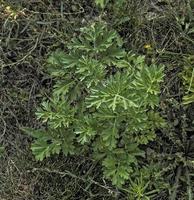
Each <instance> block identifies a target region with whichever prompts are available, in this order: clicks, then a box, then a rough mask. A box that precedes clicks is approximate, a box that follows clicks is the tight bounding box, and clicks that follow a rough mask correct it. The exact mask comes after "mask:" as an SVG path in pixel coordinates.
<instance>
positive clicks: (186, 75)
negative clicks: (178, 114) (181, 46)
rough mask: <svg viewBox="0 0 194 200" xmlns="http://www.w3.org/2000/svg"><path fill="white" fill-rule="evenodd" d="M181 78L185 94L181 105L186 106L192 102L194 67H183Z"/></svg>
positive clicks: (193, 96)
mask: <svg viewBox="0 0 194 200" xmlns="http://www.w3.org/2000/svg"><path fill="white" fill-rule="evenodd" d="M182 77H183V83H184V85H185V90H186V92H185V93H186V94H185V96H184V97H183V104H185V105H186V104H190V103H193V102H194V67H193V66H189V67H185V69H184V71H183V72H182Z"/></svg>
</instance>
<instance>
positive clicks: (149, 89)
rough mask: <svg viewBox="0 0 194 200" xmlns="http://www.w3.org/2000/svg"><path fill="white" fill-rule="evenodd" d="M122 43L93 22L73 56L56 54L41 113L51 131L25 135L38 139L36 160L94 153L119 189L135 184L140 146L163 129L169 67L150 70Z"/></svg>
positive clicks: (75, 45) (71, 49)
mask: <svg viewBox="0 0 194 200" xmlns="http://www.w3.org/2000/svg"><path fill="white" fill-rule="evenodd" d="M122 44H123V42H122V39H121V38H120V36H119V35H118V33H117V32H116V31H114V30H109V28H108V27H107V25H106V24H105V23H104V22H94V23H92V24H90V25H89V26H87V27H84V28H81V29H80V33H79V34H78V36H76V37H74V38H73V39H72V40H71V42H70V43H69V45H68V52H63V51H61V50H57V51H56V52H54V53H52V54H51V55H50V57H49V58H48V65H47V66H48V68H47V70H48V73H49V74H50V76H51V77H52V78H53V79H54V80H55V85H54V87H53V93H52V94H51V96H50V98H49V99H48V100H45V101H43V102H42V105H41V106H40V108H38V110H37V113H36V114H37V118H38V119H39V120H41V121H42V122H43V123H44V124H45V126H46V127H47V128H45V130H29V129H27V130H26V131H27V132H28V133H29V134H31V135H32V136H33V137H34V138H35V140H34V142H33V143H32V147H31V149H32V151H33V154H34V155H35V157H36V159H37V160H43V159H44V158H46V157H49V156H51V155H52V154H59V153H60V152H63V153H64V154H65V155H68V154H74V153H77V152H81V151H80V149H82V150H83V149H88V148H89V149H90V150H91V152H92V155H93V157H94V158H95V159H96V160H100V161H101V162H102V166H103V169H104V176H105V177H106V178H108V179H110V180H112V182H113V184H114V185H117V186H118V187H121V186H122V185H123V184H125V183H126V181H128V180H129V179H130V175H131V174H132V173H133V172H134V170H135V169H136V168H137V166H138V165H139V163H140V162H141V160H142V158H143V157H144V155H145V153H144V151H143V150H142V149H141V145H146V144H148V143H149V142H150V141H153V139H154V138H155V136H156V134H155V130H156V129H158V128H160V127H161V126H163V125H164V120H163V119H162V118H161V117H160V115H159V113H158V112H157V111H156V109H157V106H158V104H159V95H160V83H161V82H162V80H163V76H164V73H163V70H164V68H163V66H158V65H155V64H151V65H147V64H146V62H145V58H144V56H136V55H134V54H132V53H131V52H126V51H125V50H124V49H123V48H122Z"/></svg>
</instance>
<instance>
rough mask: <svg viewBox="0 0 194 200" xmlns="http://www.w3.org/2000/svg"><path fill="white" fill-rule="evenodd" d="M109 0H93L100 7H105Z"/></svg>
mask: <svg viewBox="0 0 194 200" xmlns="http://www.w3.org/2000/svg"><path fill="white" fill-rule="evenodd" d="M108 1H109V0H95V3H96V5H97V6H100V7H101V8H102V9H104V8H105V6H106V4H107V3H108Z"/></svg>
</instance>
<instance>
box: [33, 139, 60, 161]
mask: <svg viewBox="0 0 194 200" xmlns="http://www.w3.org/2000/svg"><path fill="white" fill-rule="evenodd" d="M31 150H32V152H33V154H34V155H35V158H36V160H40V161H42V160H43V159H44V158H47V157H50V156H51V155H52V154H59V152H60V150H61V141H57V140H56V141H55V140H54V141H53V140H52V141H51V143H50V144H49V143H48V141H44V140H36V141H35V142H34V143H32V146H31Z"/></svg>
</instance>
